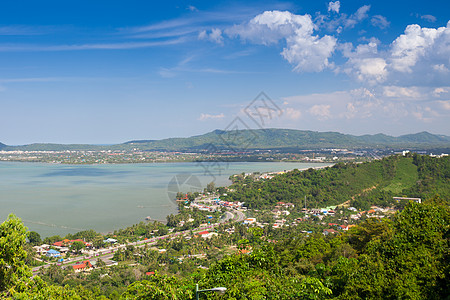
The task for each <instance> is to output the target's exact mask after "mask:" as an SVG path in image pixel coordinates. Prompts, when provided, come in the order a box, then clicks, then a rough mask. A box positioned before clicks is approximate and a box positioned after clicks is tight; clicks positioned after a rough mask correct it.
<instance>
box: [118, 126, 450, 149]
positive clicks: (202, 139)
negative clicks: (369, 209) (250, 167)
mask: <svg viewBox="0 0 450 300" xmlns="http://www.w3.org/2000/svg"><path fill="white" fill-rule="evenodd" d="M125 144H126V145H133V146H135V147H139V148H140V149H146V150H199V149H210V150H212V149H211V148H213V149H221V150H224V149H230V150H236V151H239V150H245V149H283V148H296V149H310V148H366V147H368V148H391V147H394V148H402V147H405V148H430V147H433V148H436V147H449V146H450V137H447V136H442V135H434V134H431V133H428V132H421V133H417V134H410V135H403V136H399V137H392V136H388V135H385V134H375V135H363V136H354V135H349V134H342V133H339V132H317V131H306V130H292V129H256V130H240V131H231V132H230V131H228V132H227V131H221V130H215V131H213V132H210V133H207V134H203V135H198V136H193V137H189V138H171V139H164V140H157V141H155V140H153V141H147V140H141V141H131V142H127V143H125Z"/></svg>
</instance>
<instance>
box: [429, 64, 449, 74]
mask: <svg viewBox="0 0 450 300" xmlns="http://www.w3.org/2000/svg"><path fill="white" fill-rule="evenodd" d="M433 70H435V71H438V72H441V73H448V71H449V69H448V68H447V67H446V66H445V65H444V64H438V65H433Z"/></svg>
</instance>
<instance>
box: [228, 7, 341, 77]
mask: <svg viewBox="0 0 450 300" xmlns="http://www.w3.org/2000/svg"><path fill="white" fill-rule="evenodd" d="M315 29H317V28H316V26H315V25H314V23H313V21H312V19H311V16H310V15H295V14H292V13H290V12H288V11H265V12H264V13H262V14H260V15H257V16H256V17H254V18H253V19H252V20H250V21H249V22H247V23H244V24H240V25H235V26H233V27H231V28H229V29H227V30H226V31H225V32H226V34H227V35H229V36H230V37H240V38H241V39H242V40H247V41H250V42H252V43H256V44H263V45H270V44H275V43H278V42H280V41H281V40H283V41H285V42H286V47H285V48H284V49H283V51H282V52H281V55H282V56H283V58H285V59H286V60H287V61H288V62H289V63H291V64H293V65H294V70H295V71H297V72H303V71H311V72H318V71H322V70H323V69H325V68H327V67H329V66H331V64H330V62H329V58H330V57H331V55H332V53H333V52H334V50H335V48H336V41H337V39H336V38H335V37H333V36H329V35H325V36H323V37H319V36H318V35H314V30H315Z"/></svg>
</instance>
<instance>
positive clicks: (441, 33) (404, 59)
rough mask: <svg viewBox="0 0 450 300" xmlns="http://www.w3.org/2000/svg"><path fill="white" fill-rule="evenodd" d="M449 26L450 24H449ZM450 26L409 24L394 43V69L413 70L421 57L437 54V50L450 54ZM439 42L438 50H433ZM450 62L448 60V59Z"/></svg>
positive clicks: (392, 59) (392, 51)
mask: <svg viewBox="0 0 450 300" xmlns="http://www.w3.org/2000/svg"><path fill="white" fill-rule="evenodd" d="M447 26H449V25H447ZM449 41H450V28H449V27H440V28H438V29H435V28H421V27H420V26H419V25H417V24H414V25H408V26H407V27H406V30H405V33H404V34H402V35H400V36H399V37H398V38H396V39H395V41H394V42H393V43H392V49H391V53H390V54H391V66H392V68H393V69H394V70H396V71H400V72H407V73H410V72H412V67H413V66H415V65H416V63H417V62H418V61H419V59H421V58H423V57H425V56H426V55H427V54H430V52H432V54H433V55H434V54H436V52H437V51H441V52H444V53H443V54H446V55H449V54H450V46H449V44H448V42H449ZM435 44H437V45H436V46H437V48H438V49H435V50H437V51H430V50H432V48H433V46H434V45H435ZM447 58H448V57H447ZM447 64H448V60H447Z"/></svg>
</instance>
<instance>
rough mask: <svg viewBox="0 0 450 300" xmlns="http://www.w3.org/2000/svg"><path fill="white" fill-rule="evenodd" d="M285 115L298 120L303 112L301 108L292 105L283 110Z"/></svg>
mask: <svg viewBox="0 0 450 300" xmlns="http://www.w3.org/2000/svg"><path fill="white" fill-rule="evenodd" d="M283 113H284V115H285V116H286V117H287V118H288V119H291V120H298V119H300V118H301V116H302V112H301V111H300V110H297V109H294V108H292V107H288V108H286V109H284V110H283Z"/></svg>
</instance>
